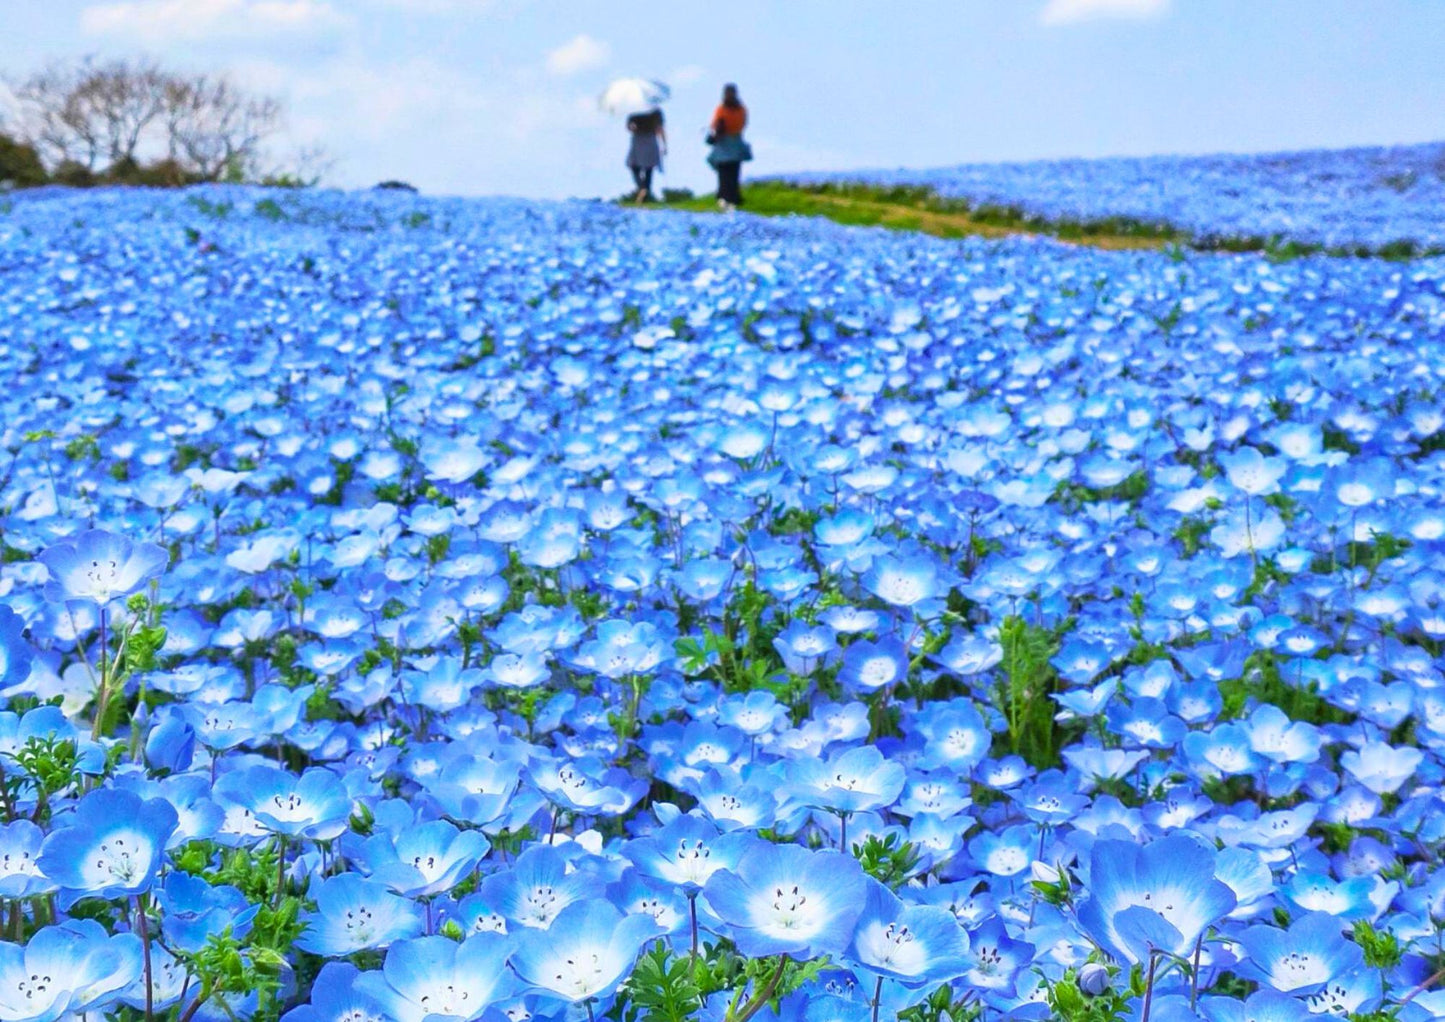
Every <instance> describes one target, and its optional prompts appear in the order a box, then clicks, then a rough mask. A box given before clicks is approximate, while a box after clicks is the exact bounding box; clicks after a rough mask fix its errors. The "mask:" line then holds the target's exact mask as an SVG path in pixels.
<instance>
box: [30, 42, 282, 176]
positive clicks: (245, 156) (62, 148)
mask: <svg viewBox="0 0 1445 1022" xmlns="http://www.w3.org/2000/svg"><path fill="white" fill-rule="evenodd" d="M13 91H14V93H15V96H16V99H17V101H18V103H19V106H20V118H19V124H18V127H19V134H20V136H21V138H22V139H23V140H24V141H26V142H28V143H29V144H30V145H32V146H34V147H35V149H36V150H37V151H38V152H39V153H40V154H41V157H42V159H43V160H44V161H45V162H46V163H47V164H48V165H49V166H51V167H57V166H59V165H60V164H63V163H74V164H79V165H80V166H82V167H84V168H85V169H86V170H88V171H90V172H92V173H95V172H97V171H100V170H102V169H105V168H106V167H109V168H111V169H112V170H113V171H115V170H120V169H122V168H125V167H127V166H129V167H135V166H137V165H138V164H139V163H140V160H141V157H142V156H143V155H144V154H145V152H146V151H153V152H155V153H156V154H157V155H159V154H160V153H162V152H163V153H164V154H165V155H166V157H167V158H168V160H169V161H170V163H171V164H172V165H173V166H174V167H175V168H177V170H178V171H179V172H181V173H182V174H183V175H184V176H185V177H189V178H196V179H201V180H207V181H221V180H228V181H240V180H254V179H257V178H259V177H260V176H261V175H262V174H263V172H264V171H263V162H264V160H265V152H264V151H265V148H266V146H267V144H268V143H270V142H271V141H272V140H273V139H274V138H275V137H276V135H277V134H278V133H279V132H280V130H281V128H282V124H283V120H284V116H283V115H284V111H283V108H282V106H281V103H280V102H279V101H278V100H276V99H273V98H271V97H267V96H254V95H251V94H249V93H247V92H246V91H245V90H243V89H242V88H240V87H239V86H237V85H236V84H235V82H234V81H232V80H231V79H230V78H228V77H226V76H224V75H206V74H196V75H181V74H177V73H174V72H169V71H165V70H163V69H162V68H160V67H159V66H158V65H156V64H154V63H152V62H149V61H140V62H126V61H113V62H110V63H107V64H103V65H97V64H95V63H94V62H92V61H89V60H86V61H82V62H81V63H79V64H75V65H64V64H53V65H51V66H49V67H47V68H45V69H44V70H41V71H39V72H37V73H35V74H33V75H31V76H30V77H29V78H27V79H25V80H24V81H23V82H20V83H18V84H17V85H16V86H15V87H14V89H13Z"/></svg>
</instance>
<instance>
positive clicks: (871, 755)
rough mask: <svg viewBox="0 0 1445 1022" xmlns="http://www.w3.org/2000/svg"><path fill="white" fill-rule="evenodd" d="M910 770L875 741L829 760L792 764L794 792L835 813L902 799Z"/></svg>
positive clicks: (807, 802) (791, 789) (809, 803)
mask: <svg viewBox="0 0 1445 1022" xmlns="http://www.w3.org/2000/svg"><path fill="white" fill-rule="evenodd" d="M907 777H908V772H907V770H905V769H904V767H903V764H901V763H898V762H894V761H892V760H889V759H886V758H885V757H884V756H883V754H882V753H881V752H879V751H878V749H877V748H875V747H874V746H872V745H864V746H860V747H859V748H856V749H849V750H847V751H846V752H840V753H838V754H837V755H836V756H833V757H832V758H831V759H828V760H826V761H824V760H820V759H799V760H795V761H793V762H791V763H790V764H789V765H788V778H789V780H790V781H791V782H792V783H791V785H790V786H789V788H788V794H790V795H791V796H792V797H793V798H795V799H796V800H797V801H799V802H801V803H802V804H803V805H807V806H811V807H813V808H815V809H827V810H829V811H830V812H835V813H861V812H868V811H870V810H874V809H883V808H885V807H887V806H890V805H892V804H893V803H894V802H896V801H898V796H899V795H901V794H903V785H904V782H905V781H906V780H907Z"/></svg>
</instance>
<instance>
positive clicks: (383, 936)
mask: <svg viewBox="0 0 1445 1022" xmlns="http://www.w3.org/2000/svg"><path fill="white" fill-rule="evenodd" d="M311 896H312V897H313V898H315V899H316V911H315V912H304V913H302V915H301V919H302V921H303V922H305V923H306V932H304V933H303V934H301V937H300V939H298V940H297V941H296V946H297V947H299V948H300V949H301V950H303V951H310V952H311V953H312V954H317V955H324V956H326V957H328V958H338V957H341V956H344V955H350V954H355V953H356V952H358V951H367V950H374V949H377V948H384V947H387V946H389V945H391V944H394V943H396V942H397V941H399V940H409V939H410V938H412V937H418V936H420V935H421V932H422V912H421V909H420V908H419V907H418V906H417V905H416V904H415V903H414V902H412V901H410V900H409V899H407V898H399V897H397V896H396V895H395V894H392V893H391V892H390V891H388V890H387V889H386V886H385V885H384V884H381V883H377V882H376V881H375V880H366V879H364V878H362V877H360V876H358V875H356V874H355V873H342V874H340V875H339V876H334V877H328V878H327V879H326V880H323V881H322V882H321V885H320V886H319V887H313V888H312V889H311Z"/></svg>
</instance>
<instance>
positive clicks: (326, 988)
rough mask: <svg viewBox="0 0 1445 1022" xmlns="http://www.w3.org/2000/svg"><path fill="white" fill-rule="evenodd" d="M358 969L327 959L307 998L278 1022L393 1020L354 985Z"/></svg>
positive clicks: (365, 1021) (375, 1021)
mask: <svg viewBox="0 0 1445 1022" xmlns="http://www.w3.org/2000/svg"><path fill="white" fill-rule="evenodd" d="M360 977H361V970H360V969H358V968H357V967H356V966H354V965H352V964H351V963H350V962H327V963H326V964H325V965H323V966H322V967H321V971H320V972H319V973H317V974H316V980H315V981H314V982H313V983H312V984H311V1000H310V1003H308V1004H302V1005H300V1006H298V1007H295V1008H292V1009H291V1010H290V1011H288V1012H287V1013H286V1014H284V1015H282V1016H281V1022H395V1020H393V1019H392V1018H391V1016H389V1015H388V1014H387V1013H386V1011H385V1009H383V1008H382V1006H381V1004H380V1003H379V1002H377V1001H376V999H375V998H373V997H371V996H370V995H369V994H366V993H364V992H363V991H361V990H360V989H358V988H357V985H356V981H357V980H358V979H359V978H360Z"/></svg>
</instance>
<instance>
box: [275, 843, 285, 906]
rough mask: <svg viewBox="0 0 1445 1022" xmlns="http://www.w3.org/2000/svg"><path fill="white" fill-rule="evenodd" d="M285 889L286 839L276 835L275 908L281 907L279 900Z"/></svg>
mask: <svg viewBox="0 0 1445 1022" xmlns="http://www.w3.org/2000/svg"><path fill="white" fill-rule="evenodd" d="M285 888H286V839H285V838H284V837H282V836H281V835H280V834H277V835H276V907H277V908H279V907H280V906H281V898H282V896H283V894H284V891H285Z"/></svg>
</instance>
